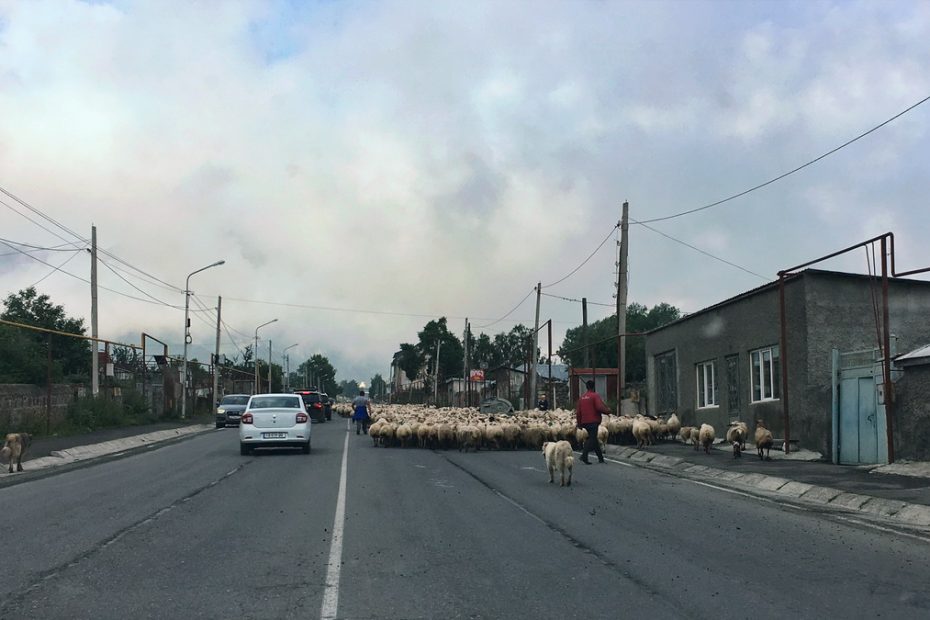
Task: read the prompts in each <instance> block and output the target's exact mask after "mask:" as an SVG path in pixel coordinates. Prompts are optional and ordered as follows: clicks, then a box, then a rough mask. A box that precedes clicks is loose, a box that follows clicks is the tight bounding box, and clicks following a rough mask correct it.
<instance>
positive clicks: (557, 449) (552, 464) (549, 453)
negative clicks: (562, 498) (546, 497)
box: [542, 441, 575, 487]
mask: <svg viewBox="0 0 930 620" xmlns="http://www.w3.org/2000/svg"><path fill="white" fill-rule="evenodd" d="M542 450H543V456H545V457H546V469H548V470H549V483H550V484H552V483H553V482H555V470H556V468H558V470H559V473H560V474H561V478H562V479H561V482H560V484H559V486H560V487H564V486H569V487H570V486H572V466H573V465H574V464H575V457H574V456H573V455H572V445H571V444H570V443H568V442H567V441H557V442H554V441H547V442H545V443H544V444H543V448H542ZM566 472H567V473H568V480H567V481H566V479H565V474H566Z"/></svg>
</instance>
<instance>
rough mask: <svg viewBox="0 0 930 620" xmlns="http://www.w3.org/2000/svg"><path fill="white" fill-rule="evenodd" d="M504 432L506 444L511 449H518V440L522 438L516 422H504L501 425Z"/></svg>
mask: <svg viewBox="0 0 930 620" xmlns="http://www.w3.org/2000/svg"><path fill="white" fill-rule="evenodd" d="M501 432H502V433H503V434H504V445H505V446H507V448H508V449H510V450H516V449H517V440H518V439H519V438H520V427H519V426H517V425H516V424H511V423H504V424H502V425H501Z"/></svg>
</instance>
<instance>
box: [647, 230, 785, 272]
mask: <svg viewBox="0 0 930 620" xmlns="http://www.w3.org/2000/svg"><path fill="white" fill-rule="evenodd" d="M630 221H631V222H633V223H634V224H640V225H642V226H643V227H644V228H648V229H649V230H651V231H652V232H654V233H656V234H658V235H662V236H663V237H665V238H666V239H670V240H672V241H674V242H675V243H680V244H681V245H683V246H685V247H689V248H691V249H692V250H694V251H695V252H700V253H701V254H703V255H704V256H709V257H710V258H712V259H714V260H718V261H720V262H721V263H725V264H727V265H729V266H731V267H736V268H737V269H739V270H740V271H745V272H746V273H748V274H750V275H753V276H756V277H757V278H762V279H763V280H765V281H766V282H771V281H772V279H771V278H766V277H765V276H763V275H761V274H758V273H756V272H755V271H750V270H749V269H746V268H745V267H742V266H740V265H737V264H736V263H732V262H730V261H728V260H726V259H723V258H720V257H719V256H714V255H713V254H711V253H710V252H706V251H704V250H702V249H701V248H698V247H695V246H693V245H691V244H690V243H687V242H685V241H682V240H681V239H676V238H675V237H673V236H671V235H667V234H665V233H664V232H662V231H661V230H656V229H655V228H653V227H652V226H649V225H648V224H646V223H644V222H637V221H636V220H634V219H633V218H630Z"/></svg>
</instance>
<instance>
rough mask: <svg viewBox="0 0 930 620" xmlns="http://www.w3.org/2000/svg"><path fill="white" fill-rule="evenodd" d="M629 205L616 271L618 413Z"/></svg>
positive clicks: (623, 368) (622, 222) (623, 377)
mask: <svg viewBox="0 0 930 620" xmlns="http://www.w3.org/2000/svg"><path fill="white" fill-rule="evenodd" d="M629 216H630V203H629V202H624V203H623V216H622V218H621V220H620V262H619V265H618V267H619V269H618V271H617V412H616V413H620V403H621V402H622V400H623V384H624V383H625V382H626V374H625V373H626V336H624V334H625V333H626V295H627V275H628V274H627V272H628V270H629V267H628V265H627V261H628V257H629V251H630V240H629V230H630V226H629Z"/></svg>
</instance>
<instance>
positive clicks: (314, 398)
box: [301, 393, 320, 403]
mask: <svg viewBox="0 0 930 620" xmlns="http://www.w3.org/2000/svg"><path fill="white" fill-rule="evenodd" d="M301 396H303V398H304V402H305V403H318V402H320V395H319V394H318V393H313V394H301Z"/></svg>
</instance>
